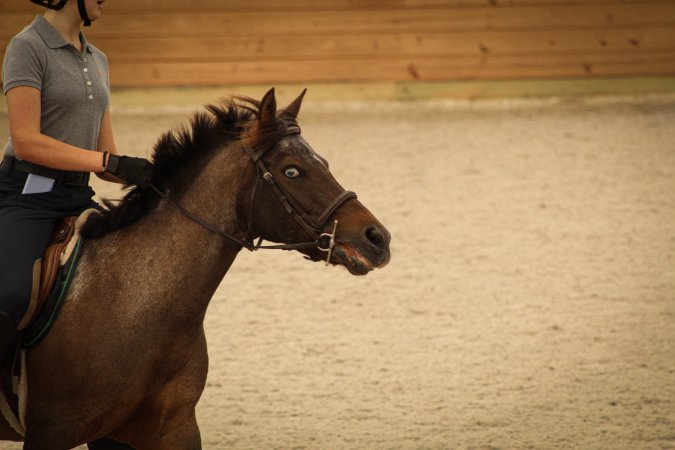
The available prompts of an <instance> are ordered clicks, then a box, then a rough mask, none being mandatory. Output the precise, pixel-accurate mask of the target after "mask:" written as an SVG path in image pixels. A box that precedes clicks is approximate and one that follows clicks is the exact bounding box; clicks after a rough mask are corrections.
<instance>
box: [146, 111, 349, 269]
mask: <svg viewBox="0 0 675 450" xmlns="http://www.w3.org/2000/svg"><path fill="white" fill-rule="evenodd" d="M283 122H284V125H285V126H286V131H285V132H284V135H283V136H282V137H281V139H280V140H279V141H278V142H277V143H276V144H275V145H277V144H278V143H279V142H280V141H281V140H282V139H284V138H286V137H288V136H294V135H298V134H300V127H299V126H298V124H297V122H296V121H295V120H290V119H283ZM241 146H242V149H243V150H244V152H245V153H246V155H247V156H248V157H249V159H250V160H251V162H252V163H253V164H255V166H256V179H255V184H254V185H253V190H252V192H251V202H250V205H251V206H250V211H249V218H250V221H249V228H248V232H247V237H246V238H245V239H240V238H237V237H235V236H233V235H231V234H229V233H227V232H225V231H223V230H221V229H220V228H218V227H216V226H215V225H213V224H211V223H209V222H207V221H206V220H204V219H202V218H201V217H199V216H197V215H196V214H194V213H192V212H191V211H188V210H187V209H185V208H184V207H183V206H181V205H180V204H178V203H176V202H175V201H173V200H172V199H171V198H170V197H169V195H168V194H165V193H164V192H162V191H160V190H159V189H158V188H157V187H156V186H154V185H152V184H151V185H150V188H151V189H152V190H154V191H155V192H156V193H157V195H159V196H160V197H161V198H163V199H164V200H165V201H166V202H167V203H168V204H170V205H171V206H173V207H174V208H176V209H178V211H180V212H181V213H182V214H183V215H184V216H186V217H188V218H189V219H191V220H192V221H194V222H196V223H198V224H199V225H201V226H202V227H204V228H206V229H207V230H209V231H210V232H212V233H214V234H217V235H219V236H222V237H224V238H227V239H229V240H231V241H233V242H235V243H237V244H239V245H241V246H242V247H244V248H246V249H248V250H250V251H255V250H259V249H267V250H298V249H305V248H316V249H317V250H319V251H321V252H324V253H326V260H325V261H326V265H328V263H329V262H330V258H331V255H332V253H333V248H335V234H336V233H337V226H338V221H337V220H335V221H334V222H333V229H332V231H331V232H330V233H325V232H323V231H322V230H323V228H324V227H325V226H326V224H327V222H328V220H329V219H330V217H331V216H332V215H333V214H334V213H335V212H336V211H337V210H338V209H340V207H341V206H342V205H344V204H345V203H346V202H347V201H349V200H351V199H355V198H356V194H355V193H354V192H352V191H346V190H344V191H342V192H341V193H340V194H339V195H338V196H337V197H336V198H335V199H334V200H333V201H332V202H331V203H330V204H329V205H328V206H327V207H326V208H325V209H324V210H323V212H322V213H321V215H320V216H319V218H318V219H316V221H314V220H312V218H311V217H310V215H309V214H308V213H307V212H306V211H305V210H304V208H303V207H302V205H300V203H298V201H297V200H296V199H295V198H294V197H293V196H292V195H291V194H290V192H288V190H287V189H285V188H284V187H283V185H281V184H279V183H277V182H276V180H275V179H274V176H273V175H272V172H271V171H270V170H269V169H268V168H267V165H266V164H265V162H264V161H263V159H262V157H263V156H264V155H265V153H267V151H268V150H270V149H271V148H272V147H274V145H272V146H270V147H267V148H264V149H262V150H260V151H258V152H256V151H255V150H254V149H253V148H251V146H249V145H248V140H247V139H242V140H241ZM260 178H262V179H263V180H264V181H265V183H267V186H268V187H269V188H270V189H271V190H272V192H273V193H274V196H275V197H276V198H277V200H278V201H279V202H280V203H281V204H282V206H283V207H284V210H285V211H286V213H288V214H290V215H291V216H292V217H293V219H295V221H296V222H298V224H300V226H301V227H302V228H303V229H304V230H305V231H306V232H307V233H308V234H309V236H310V238H311V239H312V240H311V241H307V242H299V243H294V244H274V245H262V242H263V238H262V237H260V238H259V239H258V241H257V242H256V243H253V236H254V235H255V231H254V225H253V217H254V216H253V211H254V205H255V199H256V193H257V188H258V185H259V184H260ZM322 241H323V242H322Z"/></svg>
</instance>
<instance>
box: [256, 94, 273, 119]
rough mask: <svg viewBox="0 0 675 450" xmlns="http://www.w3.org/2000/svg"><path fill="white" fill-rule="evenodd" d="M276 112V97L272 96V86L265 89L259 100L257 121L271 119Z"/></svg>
mask: <svg viewBox="0 0 675 450" xmlns="http://www.w3.org/2000/svg"><path fill="white" fill-rule="evenodd" d="M276 114H277V99H276V98H275V97H274V88H272V89H270V90H269V91H267V93H266V94H265V96H264V97H263V98H262V100H261V101H260V109H259V113H258V121H260V122H266V121H268V120H270V119H273V118H274V117H275V116H276Z"/></svg>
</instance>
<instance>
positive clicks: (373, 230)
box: [365, 226, 387, 248]
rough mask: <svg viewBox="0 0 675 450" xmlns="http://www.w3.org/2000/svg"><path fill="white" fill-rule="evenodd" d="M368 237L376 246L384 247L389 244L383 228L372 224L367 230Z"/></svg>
mask: <svg viewBox="0 0 675 450" xmlns="http://www.w3.org/2000/svg"><path fill="white" fill-rule="evenodd" d="M365 235H366V238H367V239H368V240H369V241H370V242H371V243H372V244H373V245H375V246H376V247H378V248H382V247H384V246H385V245H386V244H387V239H386V237H385V236H384V233H383V232H382V230H380V229H379V228H378V227H376V226H370V227H368V228H366V231H365Z"/></svg>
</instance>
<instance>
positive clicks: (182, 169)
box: [82, 97, 282, 238]
mask: <svg viewBox="0 0 675 450" xmlns="http://www.w3.org/2000/svg"><path fill="white" fill-rule="evenodd" d="M259 107H260V102H258V101H257V100H253V99H250V98H248V97H234V98H233V99H231V100H230V101H229V102H224V103H221V104H220V105H208V106H206V111H201V112H197V113H195V114H194V116H193V117H192V119H191V121H190V123H189V125H187V126H186V125H183V126H180V127H178V128H177V129H174V130H171V131H168V132H166V133H164V134H163V135H162V136H161V137H160V138H159V140H158V141H157V143H156V144H155V146H154V152H153V155H152V158H151V160H152V162H153V164H154V170H153V174H152V185H153V186H155V187H157V188H158V189H159V190H161V191H162V192H167V191H168V192H170V193H171V196H172V198H176V197H177V196H179V195H180V193H181V192H182V191H183V190H184V189H185V188H186V187H187V186H189V184H190V182H191V181H192V180H193V179H194V177H195V176H196V175H197V174H198V173H199V172H200V171H201V170H202V168H203V167H204V166H205V165H206V164H207V163H208V162H209V161H210V160H211V156H213V155H214V154H215V152H216V151H218V150H221V149H223V148H224V147H226V146H227V144H229V143H231V142H232V141H235V140H237V139H239V138H240V135H241V133H242V131H243V130H244V129H245V128H246V124H247V123H248V122H250V121H251V120H252V119H254V118H255V117H257V116H258V109H259ZM269 122H270V123H268V124H261V123H259V124H258V126H256V127H252V128H251V130H248V136H247V139H249V140H250V142H251V144H252V145H261V146H268V145H271V144H273V143H274V142H276V141H278V140H279V139H280V138H281V136H282V135H281V134H280V127H281V125H280V124H281V120H279V119H277V118H276V117H273V118H272V119H271V120H270V121H269ZM159 200H160V197H159V195H158V194H157V193H156V192H155V191H154V190H153V189H152V188H151V187H149V186H148V187H142V188H141V187H134V188H133V189H131V190H130V191H129V192H128V193H127V194H126V195H125V196H124V197H123V198H122V200H121V201H120V202H119V203H114V202H111V201H109V200H103V205H104V209H103V212H102V213H101V214H92V215H90V216H89V219H88V220H87V223H86V224H85V226H84V227H83V229H82V234H83V236H84V237H86V238H100V237H102V236H105V235H106V234H108V233H110V232H112V231H115V230H117V229H119V228H121V227H124V226H125V225H128V224H130V223H132V222H134V221H136V220H138V219H140V218H141V217H143V216H144V215H145V214H146V213H148V212H149V211H151V210H153V209H154V208H155V207H156V206H157V205H158V203H159Z"/></svg>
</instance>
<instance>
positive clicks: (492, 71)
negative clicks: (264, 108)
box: [111, 51, 675, 87]
mask: <svg viewBox="0 0 675 450" xmlns="http://www.w3.org/2000/svg"><path fill="white" fill-rule="evenodd" d="M673 73H675V51H670V52H655V53H638V54H633V55H626V54H619V55H584V56H581V55H559V56H558V57H557V58H548V59H547V58H543V57H541V56H531V55H527V56H520V57H514V56H503V57H499V56H492V57H480V56H465V57H458V58H454V59H448V58H410V59H405V58H384V59H377V60H369V59H351V60H335V61H329V60H324V61H303V60H298V61H286V62H282V61H248V62H232V63H227V62H217V63H190V62H180V63H147V64H128V63H121V64H116V65H115V66H114V68H113V70H112V74H111V77H112V84H113V86H118V87H130V86H190V85H219V84H236V83H251V84H255V83H296V82H322V81H323V82H345V81H376V80H383V79H386V80H394V81H405V80H422V81H424V80H428V81H433V80H470V79H501V78H503V79H515V78H537V77H549V78H553V77H593V76H598V77H602V76H628V75H634V76H636V75H669V74H673Z"/></svg>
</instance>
